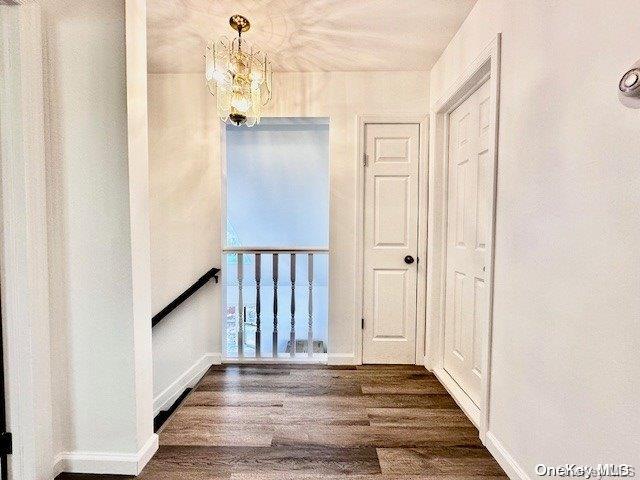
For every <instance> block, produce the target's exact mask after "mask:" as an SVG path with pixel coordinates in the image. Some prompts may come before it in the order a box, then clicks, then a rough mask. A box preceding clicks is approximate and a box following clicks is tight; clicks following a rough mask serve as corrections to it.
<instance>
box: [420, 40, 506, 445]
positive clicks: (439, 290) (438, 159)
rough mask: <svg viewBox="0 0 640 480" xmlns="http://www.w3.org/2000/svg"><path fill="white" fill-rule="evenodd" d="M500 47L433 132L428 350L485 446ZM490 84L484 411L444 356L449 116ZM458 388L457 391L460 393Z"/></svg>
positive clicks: (478, 66) (491, 47) (443, 106)
mask: <svg viewBox="0 0 640 480" xmlns="http://www.w3.org/2000/svg"><path fill="white" fill-rule="evenodd" d="M500 45H501V34H500V33H498V34H497V35H496V36H495V37H494V38H493V39H492V40H491V42H489V43H488V44H487V45H486V46H485V47H484V48H483V50H482V52H481V53H480V55H479V56H478V57H477V58H476V59H475V60H474V61H473V62H471V64H470V65H469V66H468V67H467V68H465V69H464V71H463V72H462V73H461V75H460V76H459V77H458V79H457V80H456V81H455V82H454V83H453V85H452V86H451V87H450V88H449V89H448V90H447V91H446V93H445V94H444V95H443V96H442V97H440V98H439V99H438V100H436V101H435V102H434V103H433V104H432V106H431V114H430V115H431V118H432V120H433V128H432V129H431V132H430V140H431V142H430V145H431V147H430V150H429V171H430V175H429V187H430V188H429V215H428V222H429V225H428V228H429V232H430V239H429V244H428V247H427V249H428V252H427V256H428V258H427V267H428V268H427V345H428V347H429V351H430V354H429V355H428V357H427V358H426V362H425V366H426V367H427V368H428V369H429V370H431V371H433V372H434V373H435V374H436V376H437V377H438V378H439V379H440V381H441V382H442V383H443V385H444V386H445V387H446V388H447V390H448V391H449V393H450V394H451V396H452V397H453V398H454V399H455V400H456V402H457V403H458V404H459V405H460V407H461V408H462V410H463V411H464V412H465V413H466V414H467V416H469V418H470V419H471V420H472V421H473V423H474V424H475V425H476V426H477V427H478V430H479V432H480V439H481V440H482V441H483V442H484V441H485V436H486V433H487V431H488V430H489V413H490V412H489V393H490V384H491V338H492V337H491V336H492V324H493V288H494V280H493V275H494V259H495V249H494V245H495V217H496V192H497V189H496V186H497V171H498V170H497V167H498V127H499V124H498V120H499V106H500ZM487 79H488V81H489V82H490V90H491V108H492V111H491V117H492V120H493V121H492V127H491V130H492V131H491V132H490V133H489V135H490V136H491V137H492V138H493V141H492V142H491V150H492V151H491V154H490V155H489V158H490V160H491V166H490V168H491V170H492V171H493V175H490V176H489V180H490V185H489V191H491V192H492V195H491V201H492V206H491V212H492V216H491V219H490V225H489V228H490V230H489V231H490V233H491V234H490V236H489V241H488V243H489V244H488V245H487V248H488V251H489V255H490V261H489V262H488V265H487V266H488V272H487V285H488V286H489V292H488V295H489V298H488V302H487V311H486V314H487V319H488V321H487V323H486V325H485V326H484V329H483V331H482V344H483V345H484V353H483V356H482V367H483V372H484V375H483V376H482V384H481V391H480V405H479V406H478V407H476V406H475V404H474V403H473V402H472V401H471V399H470V398H469V397H468V396H467V395H466V394H465V393H464V392H463V391H462V389H461V388H460V387H459V386H458V385H457V384H456V383H455V381H454V380H453V378H452V377H451V376H450V375H449V374H448V373H447V372H446V370H445V369H444V368H443V357H444V312H445V301H446V298H445V297H446V294H445V284H446V261H447V258H446V253H447V249H446V244H447V243H446V240H447V238H446V235H447V165H448V160H449V159H448V156H449V115H450V113H451V112H452V111H453V110H455V108H456V107H458V106H459V105H460V104H461V103H462V102H464V101H465V100H466V99H467V98H469V96H471V95H472V94H473V93H474V92H475V91H476V90H477V89H478V87H480V86H481V85H482V84H483V83H484V82H485V81H487ZM456 387H457V388H456Z"/></svg>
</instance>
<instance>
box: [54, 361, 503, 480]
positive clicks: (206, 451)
mask: <svg viewBox="0 0 640 480" xmlns="http://www.w3.org/2000/svg"><path fill="white" fill-rule="evenodd" d="M159 435H160V449H159V450H158V452H157V453H156V455H155V456H154V457H153V459H152V460H151V461H150V462H149V464H148V465H147V467H146V468H145V469H144V471H143V472H142V474H141V476H140V477H139V478H142V479H144V480H155V479H157V480H186V479H196V480H312V479H322V480H335V479H352V480H391V479H403V480H427V479H429V480H433V479H434V477H438V478H441V477H447V478H450V479H452V480H453V479H454V478H455V479H471V478H478V477H482V478H483V479H488V478H489V477H496V478H497V477H500V478H506V476H505V474H504V472H503V471H502V470H501V468H500V467H499V466H498V464H497V463H496V461H495V460H494V459H493V458H492V457H491V455H490V454H489V452H488V451H487V450H486V449H485V448H484V446H483V445H482V443H481V442H480V440H479V439H478V431H477V430H476V429H475V428H474V426H473V425H472V424H471V422H470V421H469V420H468V419H467V418H466V417H465V415H464V414H463V413H462V411H461V410H460V409H459V408H458V406H457V405H456V404H455V402H454V401H453V399H452V398H451V397H450V396H449V395H448V394H447V392H446V391H445V389H444V388H443V387H442V385H440V383H439V382H438V380H437V379H436V378H435V377H434V376H433V375H432V374H430V373H428V372H427V371H426V370H425V369H424V368H422V367H414V366H375V367H374V366H362V367H340V368H335V367H321V366H304V365H301V366H284V365H265V366H255V365H253V366H252V365H242V366H240V365H226V366H214V367H212V368H211V369H210V370H209V372H207V374H206V375H205V377H204V378H203V379H202V380H201V381H200V383H199V384H198V386H197V387H196V388H195V389H194V390H193V391H192V392H191V394H190V395H189V396H188V397H187V398H186V400H185V401H184V403H183V404H182V405H181V406H180V407H179V408H178V409H177V410H176V412H175V413H174V414H173V415H172V416H171V418H169V420H168V421H167V422H166V423H165V425H164V426H163V427H162V429H161V430H160V432H159ZM58 478H59V480H70V479H74V480H93V479H96V480H98V479H103V480H105V477H104V476H103V477H101V476H97V475H96V476H91V475H69V474H63V475H61V476H60V477H58ZM111 478H113V477H111ZM119 478H120V479H121V478H122V477H119Z"/></svg>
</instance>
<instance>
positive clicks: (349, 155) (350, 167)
mask: <svg viewBox="0 0 640 480" xmlns="http://www.w3.org/2000/svg"><path fill="white" fill-rule="evenodd" d="M428 84H429V81H428V74H427V73H426V72H332V73H328V72H327V73H277V74H275V75H274V96H273V97H274V98H273V101H272V103H271V104H270V105H269V106H268V107H267V108H266V110H265V113H264V116H265V117H268V116H277V117H305V116H309V117H329V118H330V133H329V140H330V144H331V145H330V157H331V159H330V168H331V173H330V213H329V217H330V221H329V230H330V234H329V243H330V248H331V259H330V265H329V272H330V273H329V283H330V288H329V295H330V300H329V302H330V306H329V309H330V310H329V318H330V322H329V345H328V348H329V354H330V361H332V362H336V363H345V362H346V363H351V362H354V361H355V351H354V346H355V345H354V341H355V326H356V321H355V315H356V312H355V301H356V299H355V281H356V264H355V258H356V251H355V227H356V173H357V168H359V166H360V160H359V159H358V158H357V136H358V132H357V120H356V118H357V115H361V114H383V113H389V114H394V113H395V114H398V113H404V114H407V115H426V113H427V112H428ZM154 85H155V86H154ZM160 85H162V87H160ZM149 86H150V90H149V91H150V94H149V105H150V109H151V110H152V111H153V109H154V108H156V107H154V106H153V103H154V102H163V103H165V104H167V105H169V104H175V105H176V106H180V108H181V109H182V110H183V111H182V112H180V111H177V112H176V113H177V114H178V115H182V116H180V117H179V118H181V119H182V120H181V122H182V123H184V122H187V121H190V122H199V124H200V125H201V126H200V127H198V128H195V126H194V125H193V123H191V124H190V125H191V127H194V128H185V127H180V126H179V125H176V124H179V123H180V121H175V120H171V123H170V124H169V123H168V122H169V121H170V116H168V115H165V117H164V120H161V119H156V120H153V117H154V116H155V115H156V114H157V112H155V113H153V114H151V115H150V122H151V125H150V128H151V132H152V133H151V137H150V138H151V139H152V140H151V142H150V143H151V146H150V163H151V182H152V196H153V189H154V188H155V187H154V184H155V182H156V181H155V180H154V177H155V178H161V177H163V176H164V177H171V178H172V179H173V181H174V183H175V185H174V187H173V188H175V189H176V190H188V189H190V188H193V187H192V186H193V183H194V180H193V178H194V177H193V175H192V176H191V177H190V176H188V175H187V174H186V173H185V172H187V171H188V170H186V169H185V170H184V171H181V170H176V166H177V165H180V163H179V162H181V161H187V160H181V156H180V155H178V156H173V158H172V159H171V161H169V158H168V157H169V156H166V157H165V155H166V153H165V150H167V149H171V151H177V152H180V149H181V148H191V147H188V146H185V145H188V144H190V143H191V142H192V140H191V137H194V136H195V138H196V139H197V141H195V142H194V144H195V145H197V146H199V147H200V148H205V147H204V146H203V145H202V143H201V142H203V141H205V142H207V143H208V144H207V145H206V149H207V150H208V151H209V155H213V157H212V159H211V160H210V161H213V162H216V164H215V165H213V166H212V167H211V168H216V169H218V168H219V157H218V156H217V154H218V152H219V150H220V145H219V135H218V134H217V130H216V128H217V127H216V126H217V123H218V122H217V120H216V118H215V110H214V109H213V105H212V104H210V103H209V102H210V101H209V102H206V101H205V98H206V96H207V95H209V94H208V93H206V88H205V87H204V85H203V83H202V75H201V74H176V75H150V76H149ZM154 92H155V93H154ZM161 97H164V98H161ZM170 97H174V99H171V98H170ZM205 105H206V106H205ZM203 116H204V118H206V119H207V120H208V121H210V122H211V124H209V127H208V133H209V134H208V135H206V136H203V131H202V125H203V124H204V122H205V120H203V119H202V117H203ZM163 122H164V123H163ZM174 123H175V124H174ZM163 125H171V126H170V127H169V128H167V129H166V130H161V131H160V132H156V133H155V135H156V136H155V137H154V133H153V131H154V129H155V128H159V127H162V126H163ZM194 132H196V134H195V135H194ZM163 136H166V138H162V139H160V137H163ZM153 138H156V139H158V141H159V142H160V143H159V144H158V145H159V146H157V147H156V146H155V145H154V140H153ZM172 142H173V145H174V146H173V147H171V146H170V144H171V143H172ZM178 144H181V145H178ZM158 152H161V153H160V156H162V157H164V158H165V160H158V159H156V158H154V157H155V156H156V154H157V153H158ZM212 152H213V153H212ZM194 155H195V154H194ZM197 155H198V156H199V158H204V153H198V154H197ZM191 161H195V160H191ZM158 163H162V167H161V168H163V169H164V171H162V172H155V171H154V169H155V168H156V165H158ZM216 172H217V171H216ZM215 175H216V176H217V178H218V179H219V173H215ZM196 178H201V177H196ZM199 188H200V187H198V189H199ZM213 188H218V187H213ZM213 195H214V196H215V198H217V196H218V195H219V194H218V192H217V191H214V192H213ZM209 198H210V197H206V199H207V201H209ZM192 203H193V202H192ZM160 205H163V204H162V203H160V202H158V199H154V200H153V202H152V239H153V238H154V237H156V235H159V233H156V232H157V229H156V228H155V227H154V220H153V219H154V214H153V209H154V208H162V207H160ZM185 208H186V207H185ZM193 208H196V209H199V208H202V207H200V206H194V207H193ZM218 208H219V204H216V205H214V207H213V210H211V211H212V212H214V213H215V216H214V219H215V221H214V223H213V224H212V226H211V227H207V228H211V230H210V235H211V236H210V237H209V238H210V240H209V245H211V246H212V247H213V249H214V251H215V252H216V255H217V254H219V249H220V245H219V244H218V243H216V242H217V241H218V239H219V237H220V235H219V233H218V232H219V231H220V216H219V213H218V210H217V209H218ZM170 215H173V214H170ZM185 218H186V217H185ZM193 218H194V219H197V220H196V221H194V224H195V223H197V224H200V223H201V220H199V219H201V218H202V217H201V216H200V212H199V211H197V213H196V214H194V217H193ZM175 231H177V229H171V230H169V231H168V232H164V233H162V235H163V236H164V240H159V239H153V240H152V246H154V245H157V244H154V243H153V242H156V241H157V242H160V241H163V242H166V243H164V245H166V246H160V245H158V246H154V247H153V248H152V258H153V260H152V265H156V266H160V267H159V268H158V269H156V270H154V273H153V278H154V279H157V278H160V277H165V278H170V277H171V270H172V269H175V266H174V265H173V264H172V263H170V262H169V263H166V264H165V265H162V260H161V257H162V256H164V255H173V256H171V257H169V258H175V257H180V258H182V259H183V261H184V259H186V258H189V257H186V256H185V255H183V252H186V250H184V248H186V247H184V246H179V247H178V248H175V247H171V244H170V242H172V241H173V242H174V243H177V244H178V245H181V244H182V243H183V242H185V241H187V240H184V239H181V238H180V237H174V239H173V240H171V235H173V234H172V233H171V232H175ZM184 235H185V238H187V239H188V237H189V235H191V234H189V233H185V234H184ZM187 242H188V241H187ZM187 244H188V243H187ZM170 248H171V249H172V251H173V252H175V253H171V254H170V253H169V252H170ZM208 248H209V247H208ZM190 255H191V254H190ZM214 258H215V259H216V260H217V259H218V257H214ZM181 268H182V267H181ZM155 281H156V280H154V282H155ZM177 287H178V285H174V286H173V287H171V288H169V287H167V289H166V296H167V297H168V296H170V295H169V293H172V294H173V295H175V294H177V293H179V289H178V288H177ZM154 288H155V287H154ZM162 288H164V287H162ZM214 288H215V287H214ZM203 295H204V294H203ZM193 308H196V307H193ZM202 308H203V311H205V310H204V309H206V311H207V312H208V311H209V310H208V308H209V307H204V306H203V307H202ZM216 308H217V310H216V312H215V315H216V320H215V324H214V327H215V330H214V335H215V337H214V338H215V342H214V347H216V348H219V342H220V341H219V332H220V326H219V322H220V313H219V312H220V309H219V307H216ZM203 318H204V317H203ZM206 321H209V320H208V317H207V319H206ZM176 335H179V334H178V333H176ZM157 338H158V334H156V333H155V332H154V357H155V368H156V373H155V375H156V379H158V378H159V377H160V376H162V377H163V378H167V379H168V378H169V377H171V376H170V375H166V376H165V374H164V373H162V374H161V373H159V372H158V368H159V365H160V358H159V356H160V355H161V354H160V353H159V351H158V349H156V339H157ZM175 338H180V337H175ZM165 341H166V342H167V343H168V342H169V341H173V340H169V338H166V340H165ZM216 352H219V350H216ZM172 368H173V367H172ZM176 371H177V369H176ZM156 390H157V389H156Z"/></svg>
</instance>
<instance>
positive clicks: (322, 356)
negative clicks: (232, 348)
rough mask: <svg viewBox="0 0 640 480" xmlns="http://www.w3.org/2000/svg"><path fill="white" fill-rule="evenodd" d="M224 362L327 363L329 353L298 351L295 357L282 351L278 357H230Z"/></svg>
mask: <svg viewBox="0 0 640 480" xmlns="http://www.w3.org/2000/svg"><path fill="white" fill-rule="evenodd" d="M222 363H230V364H237V363H242V364H250V365H265V364H274V363H280V364H283V365H287V364H299V363H305V364H316V363H317V364H320V365H322V364H325V363H327V354H326V353H316V354H314V355H313V357H309V356H307V354H306V353H298V354H297V355H296V356H295V357H292V356H290V355H289V354H284V353H280V354H279V355H278V356H277V357H229V358H223V359H222Z"/></svg>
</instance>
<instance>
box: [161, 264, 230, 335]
mask: <svg viewBox="0 0 640 480" xmlns="http://www.w3.org/2000/svg"><path fill="white" fill-rule="evenodd" d="M219 273H220V269H219V268H215V267H214V268H212V269H211V270H209V271H208V272H207V273H205V274H204V275H203V276H201V277H200V278H199V279H198V280H196V282H195V283H194V284H193V285H191V286H190V287H189V288H187V289H186V290H185V291H184V292H182V293H181V294H180V295H178V296H177V297H176V299H175V300H174V301H173V302H171V303H170V304H169V305H167V306H166V307H164V308H163V309H162V310H160V311H159V312H158V313H156V314H155V315H154V316H153V318H151V326H152V327H155V326H156V325H157V324H158V323H160V321H161V320H162V319H163V318H164V317H166V316H167V315H169V314H170V313H171V312H173V311H174V310H175V309H176V308H178V306H179V305H180V304H181V303H182V302H184V301H185V300H186V299H187V298H189V297H190V296H191V295H193V294H194V293H196V292H197V291H198V290H199V289H200V288H201V287H203V286H204V285H205V284H206V283H207V282H208V281H209V280H211V279H213V280H215V282H216V283H218V274H219Z"/></svg>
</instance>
